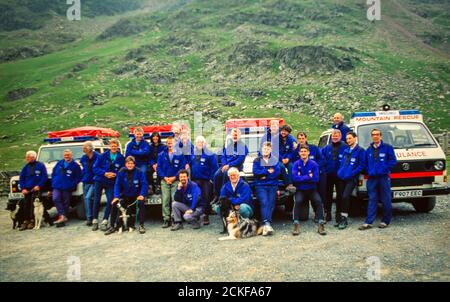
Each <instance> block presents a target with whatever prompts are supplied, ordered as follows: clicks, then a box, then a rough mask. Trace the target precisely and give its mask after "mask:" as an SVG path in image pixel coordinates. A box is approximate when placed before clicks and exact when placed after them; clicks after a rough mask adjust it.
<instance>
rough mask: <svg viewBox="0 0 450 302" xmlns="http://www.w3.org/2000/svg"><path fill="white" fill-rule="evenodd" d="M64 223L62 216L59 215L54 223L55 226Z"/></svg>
mask: <svg viewBox="0 0 450 302" xmlns="http://www.w3.org/2000/svg"><path fill="white" fill-rule="evenodd" d="M61 222H64V216H63V215H59V216H58V218H57V219H56V220H55V221H54V223H55V224H58V223H61Z"/></svg>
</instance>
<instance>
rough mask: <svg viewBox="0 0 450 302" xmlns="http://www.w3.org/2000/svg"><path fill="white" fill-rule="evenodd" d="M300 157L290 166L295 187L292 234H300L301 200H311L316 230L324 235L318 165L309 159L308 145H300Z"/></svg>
mask: <svg viewBox="0 0 450 302" xmlns="http://www.w3.org/2000/svg"><path fill="white" fill-rule="evenodd" d="M299 155H300V159H299V160H298V161H296V162H295V163H294V165H293V167H292V180H293V181H294V185H295V187H296V189H297V190H296V192H295V198H294V202H295V203H294V211H293V220H294V224H293V229H292V235H294V236H296V235H299V234H300V209H301V205H302V203H303V202H305V201H306V202H307V201H308V200H311V203H312V204H313V207H314V208H315V209H316V215H317V218H318V223H319V228H318V230H317V232H318V233H319V234H320V235H326V234H327V233H326V232H325V223H326V222H325V220H324V219H323V218H324V217H323V205H322V200H321V199H320V195H319V192H318V191H317V183H318V182H319V165H318V164H317V163H316V162H315V161H313V160H311V159H309V147H308V146H300V151H299Z"/></svg>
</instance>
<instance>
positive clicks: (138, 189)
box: [105, 156, 148, 235]
mask: <svg viewBox="0 0 450 302" xmlns="http://www.w3.org/2000/svg"><path fill="white" fill-rule="evenodd" d="M147 188H148V183H147V177H146V175H145V173H144V172H143V171H142V170H141V169H139V168H137V167H136V160H135V159H134V157H133V156H128V157H127V158H125V167H124V168H122V169H120V171H119V173H118V174H117V177H116V183H115V184H114V199H113V201H112V212H111V227H110V228H109V229H108V230H107V231H106V232H105V235H109V234H112V233H114V232H115V231H116V230H117V219H121V218H118V217H117V214H118V212H119V209H118V208H117V203H118V202H119V199H120V200H121V201H120V204H121V206H122V207H124V208H125V209H127V210H128V211H127V212H128V213H134V215H136V216H137V218H138V220H139V233H140V234H144V233H145V227H144V219H145V204H144V203H145V197H146V196H147V193H148V190H147ZM135 202H137V206H136V204H135ZM128 208H130V209H128ZM136 208H138V212H139V213H136ZM129 215H130V217H129V228H130V229H129V230H130V231H132V230H133V229H134V227H135V219H134V218H133V217H132V215H131V214H129ZM114 222H115V223H116V225H114Z"/></svg>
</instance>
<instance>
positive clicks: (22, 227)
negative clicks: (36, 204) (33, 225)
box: [19, 221, 28, 231]
mask: <svg viewBox="0 0 450 302" xmlns="http://www.w3.org/2000/svg"><path fill="white" fill-rule="evenodd" d="M27 226H28V221H24V222H23V223H22V224H21V226H20V228H19V231H25V230H26V229H27Z"/></svg>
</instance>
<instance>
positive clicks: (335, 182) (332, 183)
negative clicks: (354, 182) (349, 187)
mask: <svg viewBox="0 0 450 302" xmlns="http://www.w3.org/2000/svg"><path fill="white" fill-rule="evenodd" d="M334 188H336V220H339V217H341V207H342V191H343V189H344V182H343V181H342V180H341V179H340V178H339V177H337V175H336V174H334V173H329V174H327V196H326V199H325V212H326V213H330V214H331V207H332V205H333V189H334Z"/></svg>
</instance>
